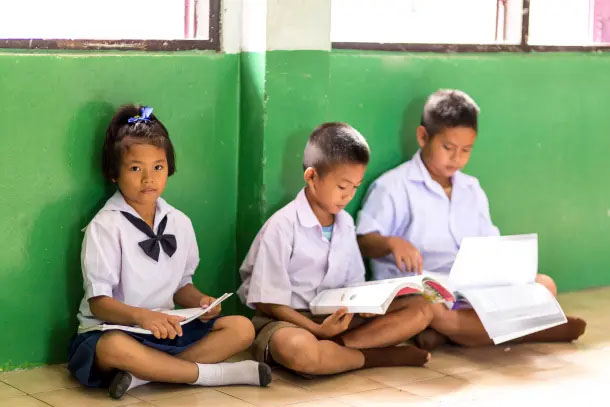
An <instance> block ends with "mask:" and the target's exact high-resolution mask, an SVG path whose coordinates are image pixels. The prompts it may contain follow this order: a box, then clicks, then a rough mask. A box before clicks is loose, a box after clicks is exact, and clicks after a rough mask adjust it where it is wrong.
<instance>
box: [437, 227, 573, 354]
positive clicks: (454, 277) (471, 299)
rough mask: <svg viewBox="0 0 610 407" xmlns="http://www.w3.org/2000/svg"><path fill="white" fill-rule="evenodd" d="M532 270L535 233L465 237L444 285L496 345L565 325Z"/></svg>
mask: <svg viewBox="0 0 610 407" xmlns="http://www.w3.org/2000/svg"><path fill="white" fill-rule="evenodd" d="M537 271H538V235H537V234H528V235H514V236H493V237H468V238H464V239H463V240H462V244H461V246H460V250H459V252H458V254H457V256H456V258H455V262H454V263H453V267H452V268H451V273H450V274H449V279H448V282H447V284H446V285H447V286H449V287H451V288H452V290H453V292H454V293H455V295H456V299H457V300H458V301H460V300H463V299H465V300H467V302H468V303H470V305H471V306H472V308H474V310H475V311H476V313H477V315H478V316H479V319H480V320H481V323H482V324H483V327H484V328H485V330H486V331H487V333H488V334H489V337H490V338H491V339H492V340H493V342H494V343H495V344H499V343H502V342H506V341H509V340H511V339H515V338H519V337H522V336H525V335H528V334H531V333H534V332H538V331H542V330H544V329H548V328H552V327H554V326H557V325H561V324H563V323H565V322H567V319H566V316H565V314H564V313H563V310H562V309H561V306H560V305H559V303H558V302H557V300H556V299H555V297H553V295H552V294H551V293H550V291H549V290H547V289H546V287H544V286H543V285H541V284H539V283H536V273H537Z"/></svg>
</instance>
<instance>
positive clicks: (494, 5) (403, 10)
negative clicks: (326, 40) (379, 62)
mask: <svg viewBox="0 0 610 407" xmlns="http://www.w3.org/2000/svg"><path fill="white" fill-rule="evenodd" d="M521 9H522V1H521V0H519V1H515V0H511V1H510V2H507V1H502V0H499V1H496V0H377V1H375V0H332V9H331V38H332V41H333V42H378V43H421V44H423V43H427V44H495V43H501V44H502V43H511V44H519V42H520V41H521V20H522V18H521Z"/></svg>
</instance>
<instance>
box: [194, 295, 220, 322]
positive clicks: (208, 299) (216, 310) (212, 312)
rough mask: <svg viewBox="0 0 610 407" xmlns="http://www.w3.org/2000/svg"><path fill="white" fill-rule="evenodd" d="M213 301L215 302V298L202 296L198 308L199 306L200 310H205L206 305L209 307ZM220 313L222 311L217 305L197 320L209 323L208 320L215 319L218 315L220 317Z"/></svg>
mask: <svg viewBox="0 0 610 407" xmlns="http://www.w3.org/2000/svg"><path fill="white" fill-rule="evenodd" d="M214 301H216V298H213V297H208V296H207V295H204V296H203V297H202V298H201V301H199V306H201V307H202V308H207V307H208V305H210V304H211V303H213V302H214ZM220 311H222V304H218V305H217V306H215V307H214V308H213V309H211V310H209V311H208V312H206V313H205V314H203V315H202V316H200V317H199V319H200V320H201V321H204V322H205V321H209V320H210V319H212V318H216V317H217V316H218V315H220Z"/></svg>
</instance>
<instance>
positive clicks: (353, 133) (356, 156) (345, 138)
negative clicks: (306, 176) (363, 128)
mask: <svg viewBox="0 0 610 407" xmlns="http://www.w3.org/2000/svg"><path fill="white" fill-rule="evenodd" d="M370 155H371V153H370V150H369V145H368V144H367V142H366V140H365V138H364V137H363V136H362V135H361V134H360V133H359V132H358V130H356V129H354V128H353V127H352V126H350V125H349V124H347V123H341V122H330V123H323V124H321V125H319V126H318V127H316V129H315V130H314V131H313V132H312V133H311V135H310V136H309V140H308V141H307V145H306V146H305V153H304V154H303V170H306V169H307V168H309V167H312V168H315V169H316V171H317V172H318V173H319V174H320V175H321V176H323V175H324V174H325V173H326V172H327V171H328V170H329V169H331V168H332V167H333V166H334V165H337V164H363V165H367V164H368V163H369V158H370Z"/></svg>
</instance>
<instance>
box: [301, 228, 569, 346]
mask: <svg viewBox="0 0 610 407" xmlns="http://www.w3.org/2000/svg"><path fill="white" fill-rule="evenodd" d="M537 270H538V235H536V234H528V235H514V236H492V237H467V238H464V239H463V240H462V244H461V246H460V250H459V252H458V254H457V256H456V259H455V262H454V263H453V267H452V268H451V272H450V273H449V276H448V277H447V275H446V274H442V273H431V272H426V271H424V273H423V275H421V276H411V277H403V278H396V279H388V280H380V281H373V282H367V283H363V284H359V285H356V286H352V287H345V288H339V289H331V290H325V291H323V292H321V293H319V294H318V295H317V296H316V297H315V298H314V299H313V300H312V302H311V303H310V309H311V312H312V313H313V314H330V313H333V312H334V311H336V310H337V309H339V308H340V307H347V309H348V312H350V313H351V312H354V313H360V312H363V313H364V312H366V313H374V314H384V313H385V312H386V311H387V309H388V306H389V305H390V304H391V302H392V300H393V299H394V298H395V297H396V296H399V295H403V294H410V293H421V294H423V295H424V296H426V297H427V298H429V299H430V300H431V301H432V302H439V301H444V302H445V303H446V304H447V306H448V307H449V308H454V309H455V308H459V306H460V305H462V306H463V305H464V304H466V306H468V307H472V308H474V310H475V311H476V313H477V315H478V316H479V319H480V320H481V322H482V324H483V327H484V328H485V330H486V331H487V333H488V335H489V337H490V338H491V339H492V340H493V342H494V343H495V344H499V343H502V342H506V341H509V340H512V339H515V338H519V337H521V336H525V335H528V334H530V333H534V332H537V331H541V330H544V329H547V328H552V327H554V326H556V325H560V324H563V323H565V322H567V319H566V316H565V314H564V313H563V310H562V309H561V307H560V306H559V303H558V302H557V300H556V299H555V297H553V295H552V294H551V293H550V292H549V291H548V290H547V289H546V288H545V287H544V286H542V285H541V284H538V283H536V273H537Z"/></svg>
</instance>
